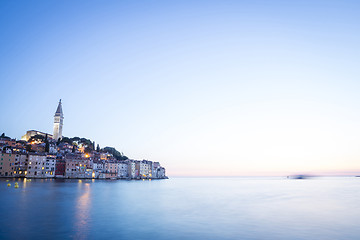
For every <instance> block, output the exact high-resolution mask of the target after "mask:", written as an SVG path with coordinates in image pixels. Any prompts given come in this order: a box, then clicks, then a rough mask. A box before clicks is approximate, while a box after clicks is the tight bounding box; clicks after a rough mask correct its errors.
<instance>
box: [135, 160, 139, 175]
mask: <svg viewBox="0 0 360 240" xmlns="http://www.w3.org/2000/svg"><path fill="white" fill-rule="evenodd" d="M139 177H140V161H138V160H135V177H134V178H139Z"/></svg>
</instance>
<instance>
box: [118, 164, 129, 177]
mask: <svg viewBox="0 0 360 240" xmlns="http://www.w3.org/2000/svg"><path fill="white" fill-rule="evenodd" d="M117 171H118V175H117V176H118V178H126V177H128V164H127V163H126V162H119V163H118V169H117Z"/></svg>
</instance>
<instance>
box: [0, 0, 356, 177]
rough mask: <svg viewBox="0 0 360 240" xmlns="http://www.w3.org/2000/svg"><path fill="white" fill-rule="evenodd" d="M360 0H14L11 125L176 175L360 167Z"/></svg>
mask: <svg viewBox="0 0 360 240" xmlns="http://www.w3.org/2000/svg"><path fill="white" fill-rule="evenodd" d="M359 5H360V3H359V2H358V1H105V2H100V1H1V2H0V10H1V14H0V29H1V37H0V81H1V94H0V106H1V108H0V109H1V115H0V116H1V117H0V134H1V133H2V132H5V133H6V135H9V136H11V137H16V138H18V139H19V138H21V136H22V135H24V134H25V132H26V131H27V130H29V129H36V130H40V131H45V132H49V133H52V127H53V125H52V124H53V115H54V113H55V110H56V107H57V104H58V101H59V99H60V98H61V99H62V103H63V111H64V117H65V119H64V129H63V135H64V136H69V137H73V136H79V137H86V138H90V139H91V140H95V141H96V144H97V143H98V144H100V146H101V147H105V146H113V147H116V148H117V149H118V150H119V151H121V152H124V154H125V155H127V156H128V157H130V158H134V159H148V160H151V161H159V162H161V163H162V165H163V166H164V167H166V169H167V175H169V176H170V177H171V176H238V175H287V174H295V173H315V174H329V173H331V174H356V173H358V174H359V173H360V147H359V146H360V94H359V93H360V81H359V76H360V67H359V66H360V48H359V43H360V18H359V9H360V8H359V7H360V6H359Z"/></svg>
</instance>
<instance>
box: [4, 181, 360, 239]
mask: <svg viewBox="0 0 360 240" xmlns="http://www.w3.org/2000/svg"><path fill="white" fill-rule="evenodd" d="M15 181H17V182H18V183H19V188H14V183H15ZM9 183H11V187H7V184H8V182H6V179H0V239H2V240H3V239H146V240H155V239H156V240H162V239H182V240H183V239H196V240H202V239H204V240H211V239H221V240H223V239H224V240H226V239H245V240H246V239H276V240H278V239H291V240H295V239H319V240H327V239H346V240H348V239H350V240H351V239H354V240H355V239H360V178H355V177H334V178H325V177H322V178H312V179H304V180H295V179H286V178H281V177H277V178H265V177H263V178H260V177H259V178H249V177H243V178H241V177H240V178H170V179H168V180H153V181H125V180H54V179H47V180H46V179H37V180H34V179H33V180H32V181H31V182H27V181H25V180H24V179H10V181H9Z"/></svg>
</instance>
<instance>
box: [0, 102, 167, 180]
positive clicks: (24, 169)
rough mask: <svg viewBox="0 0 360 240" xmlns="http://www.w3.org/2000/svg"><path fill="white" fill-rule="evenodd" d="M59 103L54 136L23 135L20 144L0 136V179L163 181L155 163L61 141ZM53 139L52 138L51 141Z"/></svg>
mask: <svg viewBox="0 0 360 240" xmlns="http://www.w3.org/2000/svg"><path fill="white" fill-rule="evenodd" d="M63 119H64V117H63V113H62V106H61V100H60V102H59V105H58V108H57V110H56V113H55V116H54V134H53V135H50V134H47V133H43V132H40V131H36V130H30V131H27V133H26V134H25V135H24V136H23V137H22V138H21V140H18V141H17V140H16V139H12V138H10V137H7V136H5V135H4V134H3V135H1V136H0V177H26V178H99V179H164V178H167V177H166V175H165V168H164V167H162V166H161V165H160V163H159V162H152V161H148V160H133V159H128V158H127V157H125V156H123V155H121V154H120V156H119V153H118V152H117V151H116V150H115V149H114V150H115V151H116V152H115V153H118V154H117V155H114V154H113V153H112V152H108V151H106V149H111V148H104V149H100V148H99V147H97V149H96V150H95V146H94V145H95V144H94V143H92V144H90V143H91V141H90V140H88V139H80V138H74V139H75V140H74V139H73V141H71V142H69V141H64V139H62V138H63V137H62V128H63ZM54 136H55V137H54Z"/></svg>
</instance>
